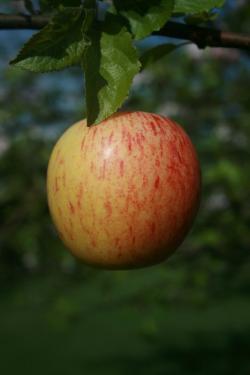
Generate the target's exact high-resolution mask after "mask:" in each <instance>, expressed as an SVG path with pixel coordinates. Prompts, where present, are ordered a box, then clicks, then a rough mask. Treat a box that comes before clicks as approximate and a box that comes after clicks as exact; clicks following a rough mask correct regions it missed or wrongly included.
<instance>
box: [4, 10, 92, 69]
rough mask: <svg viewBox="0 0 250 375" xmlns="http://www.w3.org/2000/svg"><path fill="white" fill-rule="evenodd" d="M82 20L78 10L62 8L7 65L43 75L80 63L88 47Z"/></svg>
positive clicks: (83, 14) (82, 16) (84, 16)
mask: <svg viewBox="0 0 250 375" xmlns="http://www.w3.org/2000/svg"><path fill="white" fill-rule="evenodd" d="M86 17H87V15H86V14H85V12H84V11H83V10H82V9H80V8H64V9H63V10H61V11H60V12H58V13H57V14H56V15H55V16H54V17H53V18H52V20H51V22H50V23H49V24H48V25H47V26H45V27H44V28H43V29H42V30H41V31H40V32H38V33H37V34H35V35H34V36H33V37H32V38H31V39H30V40H29V41H28V42H27V43H26V44H25V45H24V47H23V49H22V50H21V51H20V53H19V54H18V56H17V57H16V58H15V59H14V60H13V61H11V64H15V65H16V66H18V67H20V68H23V69H27V70H30V71H32V72H39V73H43V72H50V71H54V70H60V69H64V68H66V67H68V66H71V65H76V64H78V63H80V61H81V60H82V55H83V53H84V52H85V50H86V47H87V46H88V45H89V42H88V41H87V39H86V38H85V37H84V34H83V30H82V27H83V25H84V22H85V23H86Z"/></svg>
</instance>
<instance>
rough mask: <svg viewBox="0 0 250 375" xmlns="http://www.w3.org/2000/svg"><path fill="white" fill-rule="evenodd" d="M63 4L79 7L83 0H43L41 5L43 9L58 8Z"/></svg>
mask: <svg viewBox="0 0 250 375" xmlns="http://www.w3.org/2000/svg"><path fill="white" fill-rule="evenodd" d="M61 5H63V6H65V7H77V6H80V5H81V0H41V1H40V7H41V9H42V11H43V10H45V11H46V10H51V9H57V8H59V7H60V6H61Z"/></svg>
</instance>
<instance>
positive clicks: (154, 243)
mask: <svg viewBox="0 0 250 375" xmlns="http://www.w3.org/2000/svg"><path fill="white" fill-rule="evenodd" d="M200 185H201V183H200V168H199V162H198V159H197V156H196V152H195V150H194V147H193V145H192V143H191V141H190V139H189V137H188V136H187V134H186V133H185V132H184V130H183V129H182V128H181V127H180V126H179V125H178V124H176V123H175V122H173V121H172V120H170V119H168V118H165V117H162V116H159V115H155V114H151V113H146V112H121V113H116V114H115V115H113V116H111V117H109V118H108V119H107V120H105V121H103V122H102V123H100V124H99V125H97V126H92V127H87V125H86V121H85V120H83V121H80V122H78V123H76V124H75V125H73V126H71V127H70V128H69V129H68V130H66V132H65V133H64V134H63V135H62V136H61V138H60V139H59V140H58V142H57V143H56V145H55V147H54V149H53V152H52V154H51V158H50V161H49V166H48V175H47V193H48V205H49V209H50V212H51V215H52V218H53V221H54V224H55V226H56V228H57V230H58V233H59V235H60V237H61V239H62V241H63V242H64V244H65V245H66V247H68V248H69V250H70V251H71V252H72V253H73V254H74V255H75V256H76V257H78V258H80V259H82V260H83V261H84V262H85V263H87V264H90V265H93V266H96V267H102V268H106V269H129V268H140V267H145V266H150V265H153V264H156V263H159V262H161V261H163V260H164V259H166V258H167V257H169V256H170V255H171V254H172V253H173V252H174V251H175V250H176V248H177V247H178V246H179V245H180V244H181V242H182V241H183V239H184V237H185V235H186V234H187V232H188V230H189V229H190V227H191V225H192V223H193V220H194V218H195V216H196V213H197V210H198V206H199V200H200Z"/></svg>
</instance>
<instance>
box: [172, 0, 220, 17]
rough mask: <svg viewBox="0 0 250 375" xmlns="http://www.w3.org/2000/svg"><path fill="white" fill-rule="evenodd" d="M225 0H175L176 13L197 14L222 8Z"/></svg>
mask: <svg viewBox="0 0 250 375" xmlns="http://www.w3.org/2000/svg"><path fill="white" fill-rule="evenodd" d="M224 2H225V0H202V1H197V0H175V7H174V13H185V14H195V13H201V12H209V11H210V10H211V9H213V8H221V7H222V6H223V4H224Z"/></svg>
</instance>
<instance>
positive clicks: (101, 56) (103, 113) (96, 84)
mask: <svg viewBox="0 0 250 375" xmlns="http://www.w3.org/2000/svg"><path fill="white" fill-rule="evenodd" d="M116 18H117V17H116V16H115V15H112V14H108V15H107V17H106V19H105V22H96V25H95V27H94V28H93V31H92V32H91V33H90V34H89V35H88V36H89V38H90V40H91V45H90V46H89V47H88V49H87V51H86V54H85V55H84V61H83V68H84V71H85V87H86V102H87V121H88V125H91V124H97V123H99V122H101V121H102V120H104V119H106V118H107V117H108V116H110V115H112V114H113V113H114V112H115V111H116V110H117V109H118V108H119V107H120V106H121V104H122V103H123V101H124V100H125V98H126V96H127V95H128V91H129V88H130V85H131V83H132V80H133V77H134V76H135V74H136V73H137V72H138V71H139V69H140V63H139V61H138V56H137V52H136V49H135V48H134V46H133V44H132V35H131V34H130V33H129V32H128V31H127V29H126V27H124V26H122V25H120V24H119V23H118V22H116Z"/></svg>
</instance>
